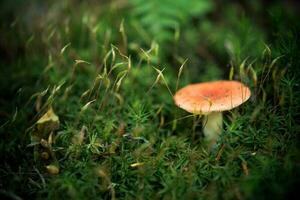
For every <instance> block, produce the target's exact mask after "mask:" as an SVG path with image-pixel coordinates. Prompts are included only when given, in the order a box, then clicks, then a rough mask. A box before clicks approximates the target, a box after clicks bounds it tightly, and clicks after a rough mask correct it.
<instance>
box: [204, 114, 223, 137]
mask: <svg viewBox="0 0 300 200" xmlns="http://www.w3.org/2000/svg"><path fill="white" fill-rule="evenodd" d="M202 126H203V132H204V136H205V138H206V140H207V141H209V142H212V143H214V142H215V141H216V140H217V139H218V137H219V135H220V134H221V132H222V128H223V116H222V112H211V113H209V114H207V115H205V116H204V117H203V121H202Z"/></svg>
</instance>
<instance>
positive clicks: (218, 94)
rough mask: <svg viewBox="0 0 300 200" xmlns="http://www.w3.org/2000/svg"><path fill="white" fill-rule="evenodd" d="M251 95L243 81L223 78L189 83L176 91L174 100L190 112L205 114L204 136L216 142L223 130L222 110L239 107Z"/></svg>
mask: <svg viewBox="0 0 300 200" xmlns="http://www.w3.org/2000/svg"><path fill="white" fill-rule="evenodd" d="M250 95H251V92H250V89H249V88H248V87H247V86H245V85H244V84H243V83H240V82H238V81H226V80H222V81H212V82H205V83H196V84H191V85H188V86H186V87H184V88H182V89H180V90H178V91H177V92H176V94H175V95H174V101H175V104H176V105H177V106H178V107H180V108H182V109H184V110H186V111H188V112H190V113H193V114H199V115H204V117H203V121H202V126H203V133H204V137H205V138H206V140H207V141H209V142H211V143H215V141H216V140H217V138H218V136H219V134H220V133H221V131H222V126H223V117H222V111H226V110H231V109H233V108H235V107H238V106H239V105H241V104H242V103H244V102H245V101H247V100H248V99H249V97H250Z"/></svg>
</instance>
